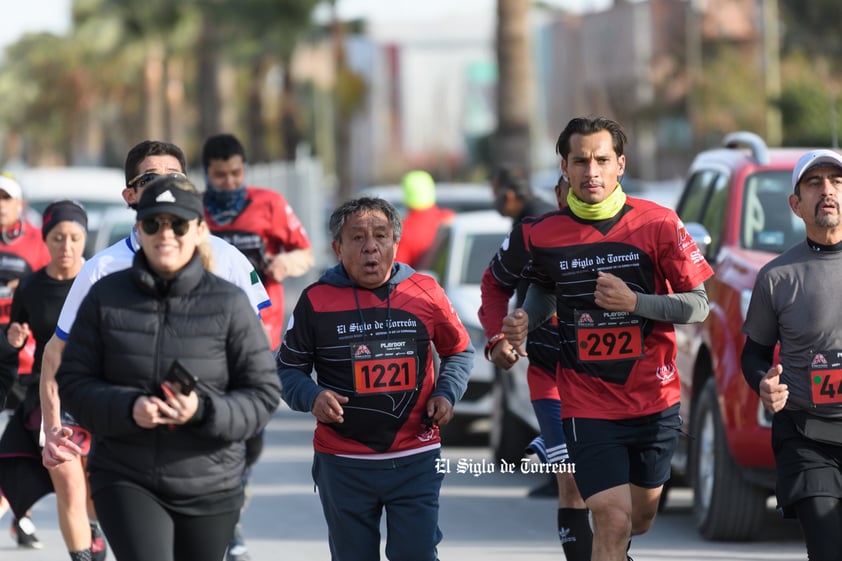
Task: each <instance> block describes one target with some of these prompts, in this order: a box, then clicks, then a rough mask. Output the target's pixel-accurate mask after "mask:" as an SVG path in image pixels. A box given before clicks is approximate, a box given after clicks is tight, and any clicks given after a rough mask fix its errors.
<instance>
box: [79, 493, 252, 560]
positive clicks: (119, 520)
mask: <svg viewBox="0 0 842 561" xmlns="http://www.w3.org/2000/svg"><path fill="white" fill-rule="evenodd" d="M93 500H94V506H95V507H96V513H97V517H98V518H99V522H100V525H101V526H102V529H103V531H104V532H105V537H106V538H107V539H108V545H109V546H110V547H111V549H112V551H113V552H114V557H115V558H116V559H117V561H149V560H150V559H154V560H155V561H195V560H197V559H201V560H203V561H204V560H209V561H210V560H219V559H222V557H223V556H224V555H225V549H226V547H228V540H229V539H230V538H231V535H232V533H233V532H234V525H235V524H236V523H237V520H238V519H239V517H240V511H239V509H238V510H235V511H232V512H226V513H223V514H214V515H211V516H188V515H184V514H179V513H177V512H173V511H171V510H168V509H166V508H164V506H163V505H162V504H161V503H160V502H159V501H158V500H156V499H155V497H154V496H152V495H151V494H150V493H149V492H148V491H146V490H145V489H142V488H139V487H133V486H128V485H111V486H109V487H107V488H105V489H101V490H100V491H98V492H97V493H95V494H94V496H93Z"/></svg>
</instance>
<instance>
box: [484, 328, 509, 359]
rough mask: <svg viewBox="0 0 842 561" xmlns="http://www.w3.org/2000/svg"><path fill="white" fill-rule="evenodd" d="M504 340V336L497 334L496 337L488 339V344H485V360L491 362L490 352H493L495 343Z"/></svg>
mask: <svg viewBox="0 0 842 561" xmlns="http://www.w3.org/2000/svg"><path fill="white" fill-rule="evenodd" d="M505 338H506V336H505V335H503V334H502V333H498V334H497V335H492V336H491V338H489V339H488V342H487V343H486V344H485V360H487V361H489V362H491V351H493V350H494V347H495V346H496V345H497V343H499V342H500V341H502V340H503V339H505Z"/></svg>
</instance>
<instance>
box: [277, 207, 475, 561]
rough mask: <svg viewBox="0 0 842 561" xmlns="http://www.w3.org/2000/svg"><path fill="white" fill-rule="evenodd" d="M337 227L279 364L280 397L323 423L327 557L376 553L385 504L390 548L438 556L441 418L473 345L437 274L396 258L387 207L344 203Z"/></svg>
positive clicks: (393, 553)
mask: <svg viewBox="0 0 842 561" xmlns="http://www.w3.org/2000/svg"><path fill="white" fill-rule="evenodd" d="M330 230H331V234H332V237H333V249H334V252H335V253H336V255H337V257H338V258H339V261H340V263H339V264H338V265H336V266H335V267H333V268H332V269H330V270H328V271H327V272H326V273H325V274H324V275H322V277H321V278H320V279H319V281H318V282H317V283H315V284H313V285H311V286H309V287H308V288H306V289H305V290H304V292H303V293H302V295H301V298H300V299H299V301H298V303H297V305H296V307H295V310H294V312H293V315H292V317H291V318H290V321H289V325H288V327H287V331H286V333H285V334H284V340H283V343H282V344H281V348H280V350H279V352H278V357H277V361H278V375H279V376H280V378H281V383H282V386H283V398H284V400H285V401H286V402H287V403H288V404H289V405H290V407H291V408H292V409H294V410H296V411H309V412H311V413H312V414H313V415H314V416H315V417H316V419H317V420H318V423H317V425H316V431H315V436H314V439H313V445H314V448H315V456H314V459H313V478H314V481H315V483H316V485H317V486H318V489H319V498H320V499H321V501H322V506H323V508H324V514H325V519H326V521H327V525H328V529H329V541H330V551H331V557H332V559H334V560H342V561H348V560H352V561H357V560H359V561H366V560H371V559H379V556H380V517H381V512H382V510H383V508H384V507H385V508H386V516H387V519H388V522H387V523H388V527H389V533H388V535H387V542H386V552H387V556H388V557H389V558H390V559H401V560H416V559H417V560H421V559H424V560H432V559H437V555H436V546H437V544H438V543H439V542H440V541H441V531H440V530H439V528H438V497H439V491H440V489H441V483H442V479H443V477H444V470H443V469H442V466H441V464H440V448H441V441H440V437H439V427H440V426H444V425H446V424H447V423H448V422H449V421H450V420H451V419H452V418H453V404H454V403H455V402H456V400H458V399H459V398H461V397H462V394H463V393H464V392H465V388H466V387H467V383H468V376H469V374H470V370H471V366H472V364H473V355H474V349H473V347H472V345H471V341H470V338H469V336H468V333H467V331H466V330H465V327H464V326H463V325H462V323H461V321H460V320H459V318H458V317H457V315H456V312H455V311H454V310H453V307H452V306H451V304H450V301H449V300H448V299H447V296H445V294H444V291H443V290H442V288H441V287H440V286H439V285H438V283H436V281H435V280H434V279H433V278H431V277H429V276H426V275H421V274H419V273H416V272H415V270H414V269H412V268H411V267H409V266H408V265H406V264H405V263H396V262H395V251H396V249H397V245H398V240H399V239H400V234H401V220H400V217H399V215H398V213H397V211H396V210H395V209H394V207H392V205H390V204H389V203H388V202H386V201H384V200H382V199H372V198H360V199H355V200H352V201H349V202H347V203H345V204H343V205H342V206H340V207H339V208H338V209H337V210H336V211H334V213H333V214H332V216H331V218H330ZM432 345H435V348H436V352H437V353H438V354H439V356H440V358H441V364H440V367H439V372H438V375H436V374H435V371H434V369H433V356H432V352H433V351H432ZM313 370H315V372H316V379H315V380H313V378H311V377H310V372H311V371H313Z"/></svg>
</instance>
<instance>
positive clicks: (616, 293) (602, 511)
mask: <svg viewBox="0 0 842 561" xmlns="http://www.w3.org/2000/svg"><path fill="white" fill-rule="evenodd" d="M625 142H626V137H625V133H624V132H623V131H622V129H621V128H620V126H619V125H618V124H617V123H616V122H614V121H611V120H609V119H605V118H575V119H572V120H571V121H570V122H569V123H568V124H567V127H566V128H565V129H564V131H563V132H562V133H561V135H560V136H559V139H558V142H557V144H556V150H557V152H558V153H559V155H560V156H561V167H562V172H563V173H564V174H565V175H566V176H567V177H568V179H569V181H570V192H569V193H568V198H567V203H568V207H567V208H566V209H564V210H560V211H558V212H555V213H552V214H549V215H544V216H543V217H541V218H539V219H537V220H535V221H534V222H531V223H529V224H525V225H524V227H523V228H522V229H519V230H515V231H514V232H512V235H511V236H510V237H509V238H508V239H506V240H505V241H504V242H503V245H502V246H501V248H500V251H499V255H498V256H499V258H500V261H501V264H502V267H501V270H502V271H504V275H511V276H512V277H520V276H526V277H528V278H530V280H531V281H532V283H533V286H531V287H530V291H532V290H533V288H534V287H535V286H536V285H537V286H539V287H541V288H543V290H544V292H545V294H549V295H550V297H551V298H553V299H554V301H555V310H556V312H557V317H558V327H559V336H560V346H559V370H558V372H557V381H558V387H559V394H560V397H561V400H562V402H563V403H564V409H563V412H562V415H563V418H564V421H563V423H564V431H565V435H566V438H567V446H568V451H569V452H570V457H571V459H572V460H573V462H574V463H575V464H576V472H575V474H576V475H575V477H576V483H577V485H578V487H579V490H580V492H581V494H582V497H583V498H584V499H585V503H586V505H587V506H588V508H589V509H590V510H591V512H592V514H593V519H594V537H593V559H605V560H613V561H620V560H622V559H624V558H625V557H626V550H627V547H628V545H629V539H630V536H631V535H636V534H641V533H644V532H646V531H647V530H648V529H649V528H650V527H651V524H652V521H653V520H654V517H655V513H656V512H657V506H658V501H659V499H660V495H661V491H662V489H663V484H664V483H665V482H666V480H667V479H668V478H669V472H670V459H671V456H672V453H673V452H674V450H675V447H676V445H677V442H678V435H679V430H680V427H681V419H680V418H679V416H678V401H679V396H680V395H679V394H680V388H679V379H678V372H677V370H676V365H675V354H676V343H675V333H674V330H673V323H691V322H698V321H702V320H704V318H705V317H706V316H707V313H708V303H707V295H706V293H705V290H704V285H703V283H704V281H705V280H706V279H708V278H709V277H710V276H711V275H712V274H713V271H712V270H711V268H710V266H709V265H708V264H707V262H706V261H705V260H704V257H703V256H702V254H701V252H700V251H699V250H698V248H697V247H696V244H695V242H694V241H693V240H692V238H690V236H689V235H688V234H687V232H686V230H685V229H684V225H683V224H682V223H681V221H680V220H679V219H678V217H677V216H676V214H675V213H674V212H673V211H671V210H669V209H666V208H664V207H661V206H659V205H657V204H655V203H652V202H650V201H645V200H641V199H633V198H630V197H626V195H625V193H623V190H622V187H621V186H620V184H619V177H620V175H622V173H623V170H624V168H625V164H626V158H625V155H624V145H625ZM497 280H498V281H499V280H500V278H498V279H497ZM509 280H512V279H509ZM509 280H506V279H505V278H504V279H503V283H502V284H507V283H508V282H509ZM490 281H491V279H490V278H489V274H487V275H486V278H484V279H483V302H482V306H483V310H484V317H482V318H481V320H482V321H483V325H484V327H485V329H486V331H487V332H488V333H504V334H505V340H503V341H502V342H503V343H504V344H505V345H506V346H507V347H506V348H507V349H508V347H509V346H510V347H512V348H513V349H514V350H515V352H508V353H507V360H509V362H511V363H512V364H513V363H514V362H516V361H517V360H519V356H525V353H523V351H522V350H520V349H519V345H520V343H521V342H522V340H523V337H524V336H525V334H526V332H527V330H528V326H527V321H528V316H529V315H531V316H532V318H533V321H536V322H537V321H540V320H542V319H543V318H544V317H546V315H548V314H547V311H546V310H542V309H541V306H532V305H530V300H531V299H530V297H529V296H527V303H526V305H525V308H526V310H527V311H530V310H531V311H532V313H531V314H527V313H526V312H525V311H524V310H517V311H515V312H514V313H512V314H509V315H507V313H506V304H507V300H506V298H505V295H504V294H501V292H500V289H499V288H498V287H495V284H497V283H493V282H490ZM536 316H537V317H536ZM504 324H505V325H504Z"/></svg>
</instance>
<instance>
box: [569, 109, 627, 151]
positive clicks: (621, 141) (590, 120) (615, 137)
mask: <svg viewBox="0 0 842 561" xmlns="http://www.w3.org/2000/svg"><path fill="white" fill-rule="evenodd" d="M601 131H608V132H609V133H611V139H612V144H613V145H614V153H615V154H617V156H622V155H623V153H624V150H625V145H626V142H628V140H627V139H626V133H624V132H623V129H622V127H620V124H619V123H617V122H616V121H612V120H611V119H607V118H605V117H576V118H574V119H570V122H569V123H567V126H566V127H564V130H563V131H561V134H560V135H559V136H558V142H556V144H555V152H556V154H558V155H559V156H561V159H562V160H567V155H568V154H570V137H571V136H573V135H574V134H581V135H584V136H588V135H591V134H595V133H598V132H601Z"/></svg>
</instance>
